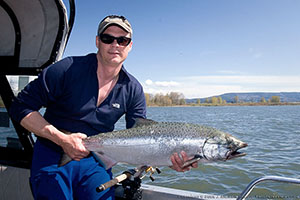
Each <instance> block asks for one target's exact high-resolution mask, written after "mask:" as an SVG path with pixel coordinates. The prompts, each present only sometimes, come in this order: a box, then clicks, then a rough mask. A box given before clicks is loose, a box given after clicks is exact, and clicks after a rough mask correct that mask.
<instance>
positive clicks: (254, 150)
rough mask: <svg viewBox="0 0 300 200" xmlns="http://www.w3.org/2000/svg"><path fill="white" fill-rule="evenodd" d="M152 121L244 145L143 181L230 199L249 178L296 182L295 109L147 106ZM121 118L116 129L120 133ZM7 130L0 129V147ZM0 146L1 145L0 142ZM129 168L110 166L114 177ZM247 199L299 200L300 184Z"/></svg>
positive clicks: (299, 122) (274, 186) (275, 186)
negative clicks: (205, 129) (229, 155)
mask: <svg viewBox="0 0 300 200" xmlns="http://www.w3.org/2000/svg"><path fill="white" fill-rule="evenodd" d="M147 116H148V118H150V119H153V120H156V121H177V122H188V123H196V124H202V125H207V126H212V127H215V128H217V129H220V130H222V131H225V132H228V133H231V134H232V135H234V136H236V137H237V138H239V139H241V140H242V141H244V142H247V143H248V145H249V146H248V147H247V148H246V149H244V150H243V152H245V153H247V155H246V156H244V157H241V158H237V159H233V160H230V161H227V162H216V163H208V164H199V167H198V168H197V169H192V170H191V171H188V172H185V173H179V172H175V171H174V170H171V169H170V168H168V167H162V168H160V170H161V171H162V173H161V174H155V175H154V177H155V181H154V182H152V181H150V179H148V178H145V179H143V183H147V184H153V185H159V186H166V187H172V188H178V189H187V190H191V191H196V192H202V193H208V194H216V195H222V196H224V197H236V196H237V195H239V194H240V193H241V192H242V191H243V190H244V189H245V188H246V186H247V185H248V184H249V183H250V182H251V181H252V180H253V179H256V178H259V177H262V176H267V175H276V176H284V177H290V178H298V179H300V106H230V107H226V106H225V107H150V108H148V112H147ZM124 127H125V125H124V118H122V119H121V120H120V121H119V122H118V123H117V125H116V130H119V129H124ZM10 129H11V128H0V145H3V144H4V143H5V142H3V141H4V138H5V137H6V136H7V135H9V132H10ZM1 142H2V144H1ZM128 168H132V166H128V165H124V164H119V165H118V166H116V167H114V169H113V171H114V174H115V175H118V174H120V173H122V172H123V171H125V170H126V169H128ZM250 198H253V199H300V185H294V184H286V183H272V182H263V183H260V184H259V185H258V186H257V187H256V188H255V189H254V190H253V191H252V193H251V195H250Z"/></svg>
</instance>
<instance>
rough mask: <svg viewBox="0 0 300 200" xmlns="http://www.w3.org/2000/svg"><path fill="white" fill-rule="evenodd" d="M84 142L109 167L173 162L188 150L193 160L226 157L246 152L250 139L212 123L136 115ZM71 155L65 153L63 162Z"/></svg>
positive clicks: (222, 158)
mask: <svg viewBox="0 0 300 200" xmlns="http://www.w3.org/2000/svg"><path fill="white" fill-rule="evenodd" d="M83 141H84V146H85V147H86V148H87V149H88V150H89V151H91V152H92V153H93V154H94V155H97V157H98V158H99V159H100V162H101V163H102V164H103V165H104V167H105V168H106V169H109V168H111V167H112V166H114V165H115V164H116V163H119V162H120V163H127V164H131V165H137V166H142V165H148V166H171V165H172V163H171V160H170V157H171V156H172V154H173V153H175V152H177V153H180V152H181V151H185V152H186V153H187V155H188V156H189V157H192V158H193V159H191V160H190V161H188V162H186V163H185V164H184V166H188V165H190V164H191V163H193V162H196V161H198V162H214V161H226V160H230V159H233V158H237V157H241V156H244V155H246V154H245V153H241V152H238V150H239V149H241V148H244V147H247V146H248V145H247V143H245V142H242V141H240V140H239V139H237V138H235V137H234V136H232V135H230V134H228V133H225V132H222V131H220V130H217V129H215V128H212V127H207V126H201V125H198V124H190V123H180V122H155V121H153V120H149V119H137V121H136V124H135V126H134V127H133V128H130V129H125V130H119V131H112V132H108V133H100V134H98V135H94V136H90V137H87V138H86V139H84V140H83ZM69 161H71V158H70V157H68V156H67V154H64V155H63V157H62V160H61V163H60V166H61V165H64V164H66V163H68V162H69Z"/></svg>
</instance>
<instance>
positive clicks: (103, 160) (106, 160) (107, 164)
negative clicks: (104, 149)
mask: <svg viewBox="0 0 300 200" xmlns="http://www.w3.org/2000/svg"><path fill="white" fill-rule="evenodd" d="M91 153H92V155H93V156H94V158H95V159H96V160H97V161H98V162H99V163H100V164H101V165H102V166H103V167H104V168H105V169H106V170H108V169H110V168H112V167H113V166H114V165H116V164H117V163H118V162H117V161H115V160H114V159H112V158H110V157H108V156H106V155H105V154H103V153H100V152H91Z"/></svg>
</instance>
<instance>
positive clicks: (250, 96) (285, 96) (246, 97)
mask: <svg viewBox="0 0 300 200" xmlns="http://www.w3.org/2000/svg"><path fill="white" fill-rule="evenodd" d="M236 96H237V97H238V99H239V102H260V101H261V98H262V97H264V98H265V99H266V100H267V101H268V100H269V99H270V98H271V97H272V96H279V97H280V102H300V92H250V93H225V94H222V95H218V96H215V97H222V99H223V100H226V102H227V103H234V102H235V97H236ZM212 97H213V96H211V97H207V98H212ZM207 98H200V101H201V103H204V101H205V100H206V99H207ZM197 99H199V98H194V99H186V103H196V102H197Z"/></svg>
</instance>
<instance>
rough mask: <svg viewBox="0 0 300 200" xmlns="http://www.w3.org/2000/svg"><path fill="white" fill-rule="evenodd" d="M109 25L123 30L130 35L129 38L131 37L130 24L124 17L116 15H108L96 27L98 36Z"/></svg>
mask: <svg viewBox="0 0 300 200" xmlns="http://www.w3.org/2000/svg"><path fill="white" fill-rule="evenodd" d="M110 25H117V26H119V27H121V28H122V29H124V30H125V31H126V32H128V33H130V37H131V36H132V28H131V25H130V23H129V22H128V20H127V19H126V18H125V17H123V16H118V15H109V16H107V17H105V18H104V19H103V20H102V21H101V22H100V24H99V26H98V35H100V34H101V33H103V32H104V31H105V29H106V28H108V27H109V26H110Z"/></svg>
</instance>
